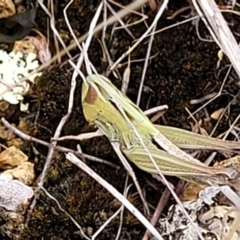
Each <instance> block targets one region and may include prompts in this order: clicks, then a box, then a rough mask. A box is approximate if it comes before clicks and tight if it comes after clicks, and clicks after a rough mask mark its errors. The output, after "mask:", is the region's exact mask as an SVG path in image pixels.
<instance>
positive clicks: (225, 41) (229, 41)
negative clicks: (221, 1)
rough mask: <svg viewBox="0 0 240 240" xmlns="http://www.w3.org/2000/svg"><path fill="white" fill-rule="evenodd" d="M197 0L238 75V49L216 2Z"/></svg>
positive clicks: (239, 60) (239, 62) (239, 70)
mask: <svg viewBox="0 0 240 240" xmlns="http://www.w3.org/2000/svg"><path fill="white" fill-rule="evenodd" d="M197 2H198V4H199V5H200V6H201V9H202V10H203V12H204V14H205V16H206V18H207V20H208V23H209V24H210V25H211V28H212V30H213V31H214V34H212V35H216V36H217V40H218V41H219V42H220V46H219V47H220V48H221V49H222V50H223V52H224V53H225V54H226V55H227V56H228V58H229V60H230V61H231V63H232V65H233V68H234V69H235V71H236V73H237V74H238V77H240V49H239V46H238V44H237V42H236V39H235V38H234V36H233V34H232V32H231V31H230V29H229V27H228V24H227V23H226V21H225V19H224V18H223V16H222V14H221V12H220V10H219V8H218V6H217V4H216V3H215V1H214V0H197ZM193 3H194V1H193ZM194 6H196V4H195V5H194ZM215 41H216V40H215ZM218 41H216V42H218Z"/></svg>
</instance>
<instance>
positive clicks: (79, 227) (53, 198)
mask: <svg viewBox="0 0 240 240" xmlns="http://www.w3.org/2000/svg"><path fill="white" fill-rule="evenodd" d="M39 188H40V189H41V190H43V192H44V193H45V194H46V195H47V196H48V197H49V198H50V199H52V200H53V201H54V202H55V203H56V204H57V206H58V208H59V209H60V210H61V211H62V212H64V213H65V214H66V215H67V216H68V217H69V218H70V219H71V221H72V222H73V223H74V224H75V226H76V227H77V228H78V229H79V230H80V233H81V235H82V236H83V237H84V238H85V239H87V240H90V238H89V237H87V236H86V235H85V233H84V232H83V230H82V227H81V226H80V225H79V224H78V222H77V221H76V220H75V219H74V218H73V217H72V216H71V215H70V214H69V213H68V212H67V211H65V210H64V209H63V208H62V207H61V205H60V203H59V202H58V200H57V199H56V198H55V197H53V196H52V195H51V194H50V193H49V192H48V191H47V189H45V188H44V187H43V186H40V185H39Z"/></svg>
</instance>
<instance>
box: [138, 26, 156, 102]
mask: <svg viewBox="0 0 240 240" xmlns="http://www.w3.org/2000/svg"><path fill="white" fill-rule="evenodd" d="M156 28H157V22H156V23H155V25H154V26H153V29H152V33H154V32H155V31H156ZM153 40H154V35H153V34H152V35H151V36H150V39H149V43H148V48H147V54H146V58H145V62H144V66H143V72H142V77H141V82H140V86H139V89H138V96H137V103H136V104H137V105H138V106H139V104H140V101H141V96H142V88H143V84H144V79H145V77H146V72H147V67H148V62H149V57H150V54H151V50H152V44H153Z"/></svg>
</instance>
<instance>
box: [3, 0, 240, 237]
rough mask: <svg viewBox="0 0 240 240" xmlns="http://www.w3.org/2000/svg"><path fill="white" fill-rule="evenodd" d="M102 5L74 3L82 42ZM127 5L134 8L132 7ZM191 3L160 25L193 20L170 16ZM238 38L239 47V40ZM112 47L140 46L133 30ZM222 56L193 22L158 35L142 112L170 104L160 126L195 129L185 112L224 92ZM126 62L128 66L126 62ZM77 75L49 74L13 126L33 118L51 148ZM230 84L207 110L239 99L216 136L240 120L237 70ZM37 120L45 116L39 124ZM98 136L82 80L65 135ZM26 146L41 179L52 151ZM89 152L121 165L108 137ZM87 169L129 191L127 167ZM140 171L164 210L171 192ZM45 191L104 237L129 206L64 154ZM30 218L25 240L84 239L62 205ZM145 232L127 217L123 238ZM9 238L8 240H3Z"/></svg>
mask: <svg viewBox="0 0 240 240" xmlns="http://www.w3.org/2000/svg"><path fill="white" fill-rule="evenodd" d="M67 2H68V1H58V2H56V11H57V14H56V27H57V28H58V30H59V31H61V33H62V36H68V37H66V38H65V43H66V44H67V45H68V44H70V41H71V39H70V33H69V30H68V28H67V26H66V23H65V20H64V18H63V8H64V7H65V5H66V3H67ZM99 2H100V1H82V0H78V1H74V4H73V5H72V6H71V7H70V8H69V10H68V17H69V19H71V24H72V28H73V29H74V31H75V33H76V34H77V35H79V36H80V35H83V34H84V33H86V32H87V31H88V28H89V24H90V21H91V20H92V18H93V16H94V14H95V11H96V8H97V6H98V4H99ZM120 2H121V3H122V4H123V5H126V4H127V3H129V2H130V1H120ZM188 4H189V3H188V1H187V0H186V1H184V0H182V1H173V0H172V1H170V2H169V4H168V9H167V10H166V11H165V13H164V14H163V16H162V17H161V19H160V21H159V24H158V29H162V28H163V27H166V26H169V25H172V24H174V23H176V22H180V21H182V20H184V19H185V18H184V16H185V15H187V14H189V13H190V11H187V12H184V13H182V14H180V15H179V16H177V17H176V18H174V19H173V20H168V19H167V17H168V16H171V15H172V14H173V13H174V12H175V11H176V10H177V9H180V8H181V7H183V6H187V5H188ZM144 12H145V14H147V15H148V17H149V18H148V20H147V22H148V24H151V22H152V20H153V18H154V17H155V13H153V12H152V11H151V10H150V8H149V7H148V6H146V7H144ZM134 17H136V16H134ZM226 17H227V20H228V22H229V23H231V24H230V26H231V28H232V30H233V31H235V32H236V31H238V29H237V28H238V26H240V25H239V17H238V16H235V15H232V14H227V15H226ZM128 18H129V17H128ZM36 21H37V23H38V26H39V29H40V31H43V32H44V31H46V16H45V15H44V14H43V13H42V12H41V11H40V10H39V11H38V17H37V20H36ZM111 27H112V26H111ZM111 27H109V28H108V31H107V36H108V35H110V33H111ZM129 29H130V31H131V32H132V33H133V34H134V36H135V37H136V38H138V37H139V36H141V35H142V34H143V33H144V32H145V31H146V26H145V25H144V23H141V24H138V25H135V26H133V27H130V28H129ZM199 32H200V35H201V36H202V38H207V37H209V32H208V30H207V29H206V28H205V26H204V24H203V23H202V22H199ZM236 37H237V36H236ZM238 38H239V37H237V40H239V39H238ZM98 39H101V33H100V32H99V33H98V34H96V35H95V38H94V39H93V41H92V44H91V47H90V49H89V57H90V60H91V61H92V63H93V64H94V66H95V67H96V69H97V71H98V72H99V73H100V74H104V73H105V72H106V71H107V65H106V63H105V62H103V61H102V56H103V53H102V49H101V46H100V44H99V41H98ZM106 42H107V47H108V49H109V50H110V52H111V54H112V59H113V61H115V60H117V59H118V57H120V56H121V55H122V54H123V53H124V52H125V51H126V50H127V49H128V47H129V46H131V45H132V43H133V40H132V38H131V37H130V36H129V35H128V34H127V33H126V31H124V30H118V31H115V33H114V35H113V37H112V40H111V41H109V39H106ZM147 46H148V39H145V40H144V41H143V42H142V43H141V44H140V45H139V46H138V47H137V49H136V50H135V51H134V52H133V53H132V54H131V60H139V59H145V55H146V50H147ZM52 49H53V48H52ZM218 50H219V48H218V46H217V45H216V44H215V43H209V42H204V41H201V40H199V38H198V37H197V34H196V27H195V25H194V23H193V22H188V23H186V24H183V25H179V26H177V27H174V28H171V29H169V30H166V31H163V32H161V33H159V34H157V35H156V36H155V40H154V43H153V48H152V52H151V56H153V55H155V54H156V53H158V54H156V56H155V57H153V58H152V60H151V61H150V64H149V66H148V70H147V74H146V78H145V84H144V89H143V93H142V100H141V104H140V107H141V108H142V109H143V110H146V109H149V108H151V107H155V106H157V105H163V104H167V105H168V107H169V110H168V111H167V112H166V113H165V114H164V117H162V118H161V119H160V120H158V123H161V124H167V125H170V126H176V127H180V128H184V129H189V130H190V129H191V124H192V125H194V124H195V123H194V121H193V120H192V119H189V118H188V117H189V114H188V113H187V112H186V110H185V107H187V108H188V109H189V110H190V111H191V112H193V111H195V110H196V109H198V108H199V107H200V106H201V105H202V104H203V103H200V104H198V105H190V100H192V99H198V98H201V97H203V96H205V95H208V94H210V93H212V92H218V91H219V89H220V87H221V84H222V82H223V79H224V76H225V74H226V72H227V68H226V66H227V65H228V64H229V61H228V59H227V58H226V57H224V58H223V60H222V62H221V64H220V67H219V68H218V69H217V68H216V66H217V61H218V57H217V53H218ZM77 53H78V51H77V49H75V50H73V51H72V52H71V54H72V56H74V55H75V54H77ZM64 60H67V58H64V59H63V61H64ZM125 61H127V59H124V62H125ZM143 64H144V62H143V61H142V62H135V63H132V64H131V79H130V83H129V88H128V91H127V95H128V96H129V97H130V98H131V100H133V101H136V99H137V93H138V88H139V84H140V79H141V74H142V69H143ZM124 67H125V66H124ZM124 67H122V68H120V69H119V71H120V73H121V74H122V73H123V71H124ZM71 76H72V69H71V67H70V66H69V65H68V64H65V65H57V66H54V67H52V68H51V69H49V70H47V71H45V72H44V74H43V76H42V77H41V78H40V79H39V80H38V81H37V84H36V86H34V87H33V89H32V92H31V95H29V96H28V97H27V98H26V101H32V103H31V106H30V112H31V114H30V115H28V116H25V115H23V116H22V114H19V113H17V114H15V115H11V116H10V117H9V119H8V120H9V121H10V122H11V123H12V122H15V123H17V122H18V119H19V117H27V122H28V124H29V126H34V129H35V131H33V132H32V134H33V135H34V136H35V137H38V138H39V139H42V140H45V141H50V138H51V137H52V136H53V134H54V132H55V130H56V128H57V126H58V124H59V122H60V120H61V118H62V117H63V116H64V115H65V114H66V112H67V108H68V98H69V90H70V82H71ZM109 78H110V79H111V80H112V81H113V83H114V84H116V85H117V86H118V87H120V86H121V82H120V81H119V80H117V79H114V77H113V76H112V75H110V76H109ZM228 79H229V80H228V81H227V82H226V84H225V86H224V89H223V92H224V95H223V96H221V97H219V98H218V99H216V100H215V101H213V102H212V103H210V104H209V105H208V106H207V107H206V111H207V112H208V113H209V114H211V113H212V112H214V111H215V110H218V109H219V108H222V107H226V106H227V105H228V103H229V102H230V101H231V100H232V99H233V97H235V96H236V101H234V103H233V104H232V106H231V108H230V111H229V113H228V117H224V118H223V119H222V121H221V122H220V124H219V126H218V128H217V131H216V133H215V134H218V133H220V132H221V133H222V132H223V131H225V130H226V129H227V128H228V126H229V123H232V122H233V120H234V119H235V118H236V116H237V115H238V113H239V104H240V102H239V98H238V97H237V95H238V92H239V87H238V83H239V82H238V78H237V76H236V74H235V72H234V71H233V70H232V71H231V73H230V77H229V78H228ZM33 100H34V101H33ZM206 111H204V110H201V111H199V112H198V113H197V114H196V115H195V118H196V119H197V120H198V121H199V120H202V123H203V126H202V127H203V128H205V130H207V131H208V132H209V133H210V132H211V130H212V128H213V127H214V126H215V124H216V121H215V120H209V119H208V118H207V116H206ZM36 116H38V117H37V118H36ZM206 119H207V120H206ZM35 120H36V121H35ZM90 130H93V127H92V126H89V125H88V123H87V122H86V121H85V119H84V117H83V114H82V107H81V80H80V78H78V83H77V89H76V92H75V101H74V109H73V112H72V114H71V118H70V119H69V120H68V122H67V124H66V125H65V126H64V128H63V130H62V136H65V135H77V134H79V133H82V132H87V131H90ZM26 145H27V147H26V146H25V147H26V148H25V149H23V150H25V151H26V149H28V153H29V154H30V155H31V156H32V159H35V160H34V161H35V166H36V169H35V170H36V175H37V176H38V175H39V174H40V173H41V171H42V168H43V165H44V162H45V158H46V155H47V151H48V149H47V148H46V147H43V146H41V145H39V144H33V143H26ZM59 145H62V146H65V147H68V148H72V149H76V145H77V142H76V141H65V142H61V143H59ZM32 146H34V147H35V148H36V149H37V151H39V153H40V154H39V155H38V156H37V157H35V158H34V154H33V152H32V150H29V149H32ZM81 147H82V150H83V152H84V153H87V154H91V155H93V156H97V157H101V158H104V159H105V160H108V161H110V162H114V163H116V164H119V165H120V166H121V163H120V161H119V160H118V158H117V157H116V155H115V153H114V152H113V150H112V148H111V146H110V144H109V143H108V140H107V139H105V138H104V137H102V138H95V139H92V140H90V141H83V142H82V143H81ZM87 164H88V165H89V166H90V167H91V168H92V169H93V170H94V171H96V172H97V173H98V174H99V175H101V176H102V177H103V178H104V179H105V180H107V181H108V182H110V183H111V184H112V185H113V186H114V187H116V188H117V189H118V190H119V191H120V192H123V188H124V182H125V177H126V172H125V170H124V169H123V167H122V168H121V170H118V171H117V170H116V169H114V168H111V167H109V166H107V165H105V164H99V163H94V162H90V161H87ZM134 170H136V174H137V177H138V179H139V182H140V185H141V186H142V187H143V188H144V189H145V191H146V198H147V201H148V202H149V203H150V204H152V205H153V206H156V204H157V202H158V200H159V198H160V196H161V193H162V191H163V190H164V186H163V185H162V184H161V183H158V182H157V181H156V180H155V179H153V178H152V177H151V176H150V175H149V174H147V173H144V172H142V171H140V170H138V169H137V168H134ZM173 181H174V179H173ZM149 182H151V183H153V184H155V185H156V186H157V189H158V191H156V190H155V189H153V188H152V187H151V186H150V185H149ZM44 187H45V188H46V189H47V190H48V192H49V193H50V194H52V195H53V196H54V197H55V198H56V199H57V200H58V201H59V204H60V205H61V207H62V208H63V209H64V210H65V211H67V212H68V213H70V214H71V215H72V217H73V218H74V219H75V220H76V221H77V222H78V223H79V224H80V225H81V226H82V228H83V229H84V230H85V231H86V234H87V233H90V232H91V231H92V232H93V233H94V232H96V230H97V229H98V228H99V227H100V226H101V225H102V224H103V223H104V222H105V221H106V220H107V219H108V218H109V217H111V216H112V214H113V213H115V211H116V210H117V209H118V208H119V207H120V206H121V205H120V203H119V202H118V201H117V200H115V199H114V197H113V196H112V195H111V194H110V193H108V192H107V191H106V190H105V189H104V188H103V187H101V186H100V185H99V184H98V183H97V182H95V181H94V180H92V178H91V177H89V176H88V175H86V174H85V173H83V172H82V171H81V170H79V169H78V168H77V167H76V166H74V165H72V164H71V163H70V162H68V161H67V160H66V159H65V156H64V154H63V153H60V152H56V153H55V154H54V158H53V159H52V165H51V168H50V170H49V174H48V176H47V180H46V184H45V185H44ZM128 199H129V200H130V201H131V202H133V203H134V205H135V206H137V207H138V209H140V210H142V204H141V201H140V198H139V197H138V195H136V189H135V188H134V187H131V189H130V191H129V195H128ZM27 215H28V218H29V221H28V223H27V227H25V228H24V230H21V231H20V232H19V233H17V234H16V235H17V236H18V239H25V240H30V239H31V240H35V239H36V240H38V239H39V240H40V239H47V240H55V239H56V240H60V239H64V240H65V239H66V240H67V239H69V240H70V239H83V238H81V235H80V233H79V230H78V228H77V227H76V226H75V225H74V223H73V222H72V221H71V219H69V217H68V216H67V215H66V214H65V213H64V212H62V211H61V210H60V209H59V207H58V206H57V204H56V202H54V201H53V200H51V199H50V198H49V197H47V196H46V194H45V193H43V192H41V193H40V194H38V195H37V203H36V206H35V208H34V210H33V212H32V213H31V214H27ZM118 226H119V217H116V218H115V219H114V220H113V221H112V222H111V223H110V224H109V225H108V226H106V228H105V229H104V231H103V232H102V233H101V234H100V235H99V237H98V238H97V239H115V237H116V234H117V231H118ZM144 231H145V229H144V227H143V226H142V225H141V224H140V223H139V222H138V220H136V219H135V217H133V216H132V215H131V214H130V213H129V212H128V211H127V210H125V212H124V218H123V229H122V234H121V237H120V239H121V240H123V239H141V237H142V236H143V234H144ZM1 239H3V238H2V237H1Z"/></svg>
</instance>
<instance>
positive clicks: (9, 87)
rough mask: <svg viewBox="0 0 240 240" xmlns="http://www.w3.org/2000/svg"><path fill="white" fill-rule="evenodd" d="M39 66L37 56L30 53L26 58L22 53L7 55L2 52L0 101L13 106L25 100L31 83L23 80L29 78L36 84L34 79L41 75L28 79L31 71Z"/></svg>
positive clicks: (34, 75)
mask: <svg viewBox="0 0 240 240" xmlns="http://www.w3.org/2000/svg"><path fill="white" fill-rule="evenodd" d="M38 66H39V62H38V60H37V55H36V54H35V53H31V52H30V53H28V55H27V56H24V55H23V54H22V53H21V52H16V53H15V52H10V53H7V52H5V51H3V50H0V100H5V101H7V102H9V103H11V104H18V103H19V102H20V103H21V101H22V100H23V96H24V94H26V93H27V91H28V90H29V87H30V85H29V82H28V81H23V80H21V79H22V78H24V77H27V79H28V80H29V81H31V82H32V83H34V79H35V78H36V77H37V76H40V75H41V73H38V74H33V75H31V76H29V77H28V75H29V74H30V72H31V71H33V70H35V69H36V68H37V67H38Z"/></svg>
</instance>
